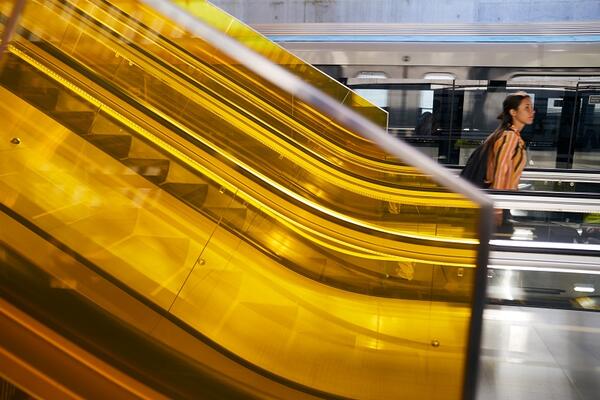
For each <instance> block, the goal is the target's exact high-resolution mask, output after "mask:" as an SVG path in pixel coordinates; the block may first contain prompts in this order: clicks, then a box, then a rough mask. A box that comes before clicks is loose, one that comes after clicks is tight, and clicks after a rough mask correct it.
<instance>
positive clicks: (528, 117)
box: [510, 97, 535, 125]
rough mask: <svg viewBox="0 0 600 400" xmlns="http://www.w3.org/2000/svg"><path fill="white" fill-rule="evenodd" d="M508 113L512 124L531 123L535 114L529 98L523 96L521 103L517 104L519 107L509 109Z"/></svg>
mask: <svg viewBox="0 0 600 400" xmlns="http://www.w3.org/2000/svg"><path fill="white" fill-rule="evenodd" d="M510 114H511V115H512V117H513V125H521V124H522V125H531V124H532V123H533V117H534V115H535V110H534V109H533V104H531V99H530V98H529V97H525V98H524V99H523V100H521V104H519V107H518V108H517V109H516V110H510Z"/></svg>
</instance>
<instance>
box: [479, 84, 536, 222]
mask: <svg viewBox="0 0 600 400" xmlns="http://www.w3.org/2000/svg"><path fill="white" fill-rule="evenodd" d="M534 115H535V110H534V109H533V104H532V103H531V97H530V96H529V95H528V94H527V93H525V92H517V93H514V94H510V95H508V96H507V97H506V98H505V99H504V101H503V102H502V113H501V114H500V115H499V116H498V119H499V120H501V122H500V125H499V126H498V128H496V130H495V131H494V133H492V134H491V135H490V137H489V138H488V139H487V140H488V143H489V144H488V146H489V147H488V148H489V152H490V153H489V154H488V163H487V172H486V178H485V180H486V184H488V185H489V189H495V190H517V188H518V186H519V180H520V179H521V174H522V173H523V168H525V163H526V161H527V154H526V152H525V143H524V142H523V139H521V130H523V128H524V127H525V125H531V124H532V123H533V117H534ZM496 222H497V224H498V225H500V224H501V223H502V211H501V210H498V211H497V212H496Z"/></svg>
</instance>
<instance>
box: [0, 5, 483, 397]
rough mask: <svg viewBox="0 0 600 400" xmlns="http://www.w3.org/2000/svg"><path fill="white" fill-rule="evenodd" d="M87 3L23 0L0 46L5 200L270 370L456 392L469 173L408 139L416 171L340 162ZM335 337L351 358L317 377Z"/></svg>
mask: <svg viewBox="0 0 600 400" xmlns="http://www.w3.org/2000/svg"><path fill="white" fill-rule="evenodd" d="M11 3H12V2H6V1H5V2H1V3H0V4H1V5H2V7H3V8H2V12H3V13H4V15H8V13H9V10H10V6H11ZM82 4H88V5H89V4H91V3H90V2H77V4H75V3H71V2H63V1H56V2H48V1H46V2H39V3H38V2H35V1H31V2H28V4H27V8H26V10H25V13H24V14H23V15H22V16H21V26H20V29H19V31H18V32H17V35H16V36H15V37H14V40H13V41H12V42H11V44H10V46H9V52H10V55H3V60H2V61H3V66H2V68H3V69H2V71H1V76H2V84H3V86H4V89H2V100H1V104H2V114H3V116H2V119H3V121H7V124H6V125H5V126H8V127H10V129H6V130H4V131H2V132H1V133H0V134H1V135H2V136H4V138H3V139H2V140H3V143H5V145H4V149H5V154H6V157H3V163H2V164H1V165H2V168H3V169H2V171H0V176H1V178H0V184H1V185H2V191H1V193H2V203H3V204H4V205H6V206H8V207H9V208H10V209H11V210H12V211H13V212H16V213H18V214H19V215H21V216H22V217H23V218H25V219H26V220H27V221H30V222H31V223H32V224H34V225H35V226H37V227H38V228H39V229H41V230H43V231H45V232H48V233H50V234H52V236H53V237H55V238H56V240H59V241H61V243H65V245H67V246H68V247H70V248H73V249H74V250H76V251H77V253H79V254H81V255H82V257H85V258H86V259H88V260H90V261H92V262H94V263H95V264H97V265H98V266H99V268H102V269H103V271H105V272H106V273H107V274H110V275H111V276H114V277H115V278H116V279H118V280H119V281H120V282H123V283H124V284H126V285H127V286H129V287H131V288H132V289H134V290H135V291H136V292H138V293H140V294H141V295H142V296H144V297H145V298H148V299H149V300H150V301H152V302H154V303H155V304H157V305H158V306H160V307H162V308H163V309H165V310H168V311H169V312H171V313H172V314H173V315H175V316H177V317H178V318H180V319H181V320H183V321H185V322H186V323H188V324H189V325H190V326H192V327H194V328H195V329H197V330H198V331H199V332H201V333H202V334H204V335H206V336H207V337H209V338H210V339H211V340H214V341H215V342H216V343H218V344H219V345H221V346H223V347H224V348H226V349H227V350H228V351H231V352H233V353H235V354H236V355H238V356H239V357H241V358H242V359H244V360H247V361H248V362H250V363H252V364H254V365H257V366H258V367H259V368H262V369H264V370H267V371H270V372H271V373H273V374H275V375H278V376H281V377H283V378H285V379H289V380H291V381H293V382H297V383H300V384H302V385H307V386H310V387H314V388H316V389H318V390H322V391H324V392H327V393H333V394H337V395H343V396H349V397H364V398H369V397H371V398H386V397H389V398H391V397H394V396H395V395H396V394H397V393H398V386H397V382H398V379H400V381H401V382H402V390H403V391H405V392H406V393H407V397H416V396H417V394H419V395H423V394H426V395H428V396H429V397H430V398H458V397H460V396H461V393H462V390H463V381H464V380H465V379H467V380H468V379H469V377H470V376H471V375H470V373H468V374H467V373H465V368H467V367H469V366H470V367H469V368H472V367H473V362H474V360H473V359H469V361H468V362H467V358H466V352H467V347H468V344H469V343H471V344H472V345H473V340H475V342H476V337H477V335H476V330H477V324H478V322H477V321H478V319H479V318H480V315H479V314H477V311H475V314H472V311H471V307H472V306H474V305H475V306H477V302H480V301H481V298H480V297H478V295H477V294H476V293H479V292H477V290H478V289H477V286H476V281H477V282H478V283H481V280H480V277H481V271H482V268H483V265H484V264H483V263H484V262H485V261H484V258H485V245H484V247H483V251H482V250H481V247H480V246H481V245H480V244H479V240H478V237H479V235H482V237H483V240H484V241H485V240H486V239H485V238H486V234H489V232H488V233H486V223H487V222H486V220H481V219H480V215H481V212H482V211H481V209H480V208H479V206H478V204H477V203H476V202H475V201H473V200H469V197H468V196H467V195H464V194H455V193H453V192H452V191H451V190H450V189H445V188H444V185H450V184H452V183H454V182H456V181H455V180H452V179H450V178H448V177H447V176H446V177H443V178H439V179H438V178H437V177H436V180H433V179H431V178H428V177H427V175H429V174H431V173H434V172H435V171H434V170H435V168H434V167H427V164H422V162H421V161H419V157H417V156H415V158H414V159H411V158H410V154H411V153H410V152H409V151H407V152H406V153H405V154H406V155H407V157H408V158H407V161H411V162H415V163H417V164H418V165H419V163H421V164H420V165H425V166H426V167H427V168H430V169H427V168H425V171H428V172H419V171H418V170H417V169H416V168H413V167H406V168H407V171H414V172H415V175H416V177H414V178H413V179H414V180H415V185H414V186H413V187H412V189H407V188H403V187H401V186H400V187H393V186H391V187H389V188H387V189H385V186H382V185H381V184H380V183H378V182H373V181H370V180H367V179H364V178H362V177H359V176H356V175H353V174H349V173H347V171H345V170H344V168H343V166H342V167H339V166H338V167H337V168H334V167H333V166H332V165H330V164H328V163H326V162H323V160H322V156H321V154H320V153H319V152H317V151H313V153H312V154H311V153H309V152H305V151H299V149H300V148H299V147H296V146H295V145H294V144H293V143H290V142H289V141H287V140H285V139H281V138H277V135H275V134H274V133H273V131H272V130H271V129H270V126H269V124H266V123H265V122H264V121H262V120H261V119H260V118H255V117H256V116H255V115H252V114H251V113H248V112H247V110H246V109H245V107H246V106H248V107H250V105H248V102H246V103H244V102H241V103H240V104H238V100H239V101H241V100H240V99H239V96H238V97H235V96H233V97H231V98H230V97H229V96H230V93H227V91H226V90H217V88H214V89H211V88H210V85H207V86H206V87H204V88H200V89H199V88H198V86H195V85H196V83H195V82H190V79H188V78H189V76H187V75H183V74H181V73H180V69H177V68H173V67H172V66H171V65H170V64H168V63H165V62H162V61H161V59H159V58H156V57H155V55H156V54H165V53H161V52H157V53H154V52H153V51H154V50H153V49H155V47H156V48H159V46H158V45H157V44H156V43H155V42H153V41H151V40H150V38H151V37H150V36H148V32H149V31H147V30H141V29H140V30H138V31H136V30H132V31H131V32H130V33H129V36H127V35H126V32H125V31H123V32H122V33H118V32H116V31H115V30H113V31H112V32H110V31H107V29H106V28H107V25H106V24H104V23H103V22H102V21H103V20H102V19H100V18H99V19H95V18H96V17H93V16H94V15H96V16H97V11H98V9H99V8H98V7H95V6H94V7H92V8H90V9H86V8H85V7H83V6H82ZM92 5H93V4H92ZM107 15H108V14H107ZM117 17H118V18H117ZM115 19H121V20H122V21H121V22H120V24H122V26H123V27H136V26H138V25H136V24H135V23H133V21H132V20H131V19H129V17H128V16H127V15H125V14H118V15H116V16H115ZM42 21H44V23H42ZM123 21H125V23H123ZM46 22H48V23H46ZM111 29H112V28H111ZM140 33H145V35H141V34H140ZM137 34H140V35H139V38H138V36H136V35H137ZM126 38H129V40H125V39H126ZM136 40H140V41H139V42H136ZM217 45H218V44H217V43H214V42H213V46H217ZM209 49H210V50H209V53H212V52H214V53H215V54H216V53H218V52H219V51H220V50H217V48H215V47H213V48H209ZM150 50H152V51H150ZM227 58H228V59H230V60H232V59H231V56H227ZM236 63H238V64H239V62H237V61H236ZM250 71H251V70H250V69H248V74H250ZM253 74H255V73H254V72H253ZM213 78H214V76H213V75H211V74H208V73H207V74H205V75H202V79H206V80H207V81H209V80H212V82H214V79H213ZM259 78H260V80H263V81H265V82H267V81H268V80H267V78H266V77H264V76H263V77H259V76H257V77H256V79H257V80H259ZM202 79H200V81H202ZM195 80H196V81H197V80H198V79H195ZM270 85H272V84H270ZM273 86H274V85H273ZM279 90H281V89H279ZM288 96H290V97H294V98H295V99H297V100H295V101H297V102H299V103H301V102H304V103H306V104H307V108H308V105H310V108H312V109H315V105H314V104H311V101H310V99H307V97H306V96H303V95H302V93H294V95H293V96H292V95H288ZM324 115H325V114H323V116H324ZM328 118H329V120H330V121H332V124H336V125H338V126H341V127H343V128H344V129H345V130H346V131H348V132H354V131H356V130H355V129H354V128H353V125H352V121H354V120H353V119H352V118H355V117H354V116H352V117H350V119H348V120H344V119H341V120H340V119H339V118H335V117H333V116H332V117H328ZM273 136H275V137H276V139H277V140H274V139H273ZM363 141H365V140H363ZM365 142H366V141H365ZM267 144H269V145H271V146H272V147H269V146H268V145H267ZM275 145H276V146H277V147H276V148H273V147H275ZM395 154H398V153H395ZM442 176H443V174H442ZM438 182H442V183H438ZM457 184H458V187H459V188H461V187H462V186H461V184H460V183H457ZM419 187H421V188H422V190H421V191H419V190H417V189H416V188H419ZM465 193H470V192H469V191H468V190H467V191H465ZM474 198H475V199H477V201H481V200H482V199H481V198H479V197H477V195H475V197H474ZM488 211H489V210H488ZM484 243H485V242H484ZM478 266H479V268H477V267H478ZM295 272H300V273H301V274H302V275H304V276H302V275H299V274H296V273H295ZM306 277H309V278H312V279H306ZM476 278H477V279H476ZM321 283H325V284H327V285H328V286H329V287H328V286H324V285H322V284H321ZM331 286H333V288H332V287H331ZM339 289H345V290H339ZM365 294H366V295H370V296H365ZM479 296H481V293H480V295H479ZM479 305H480V304H479ZM198 316H201V318H198ZM265 329H268V331H269V332H270V334H269V337H268V338H265V335H264V332H265ZM473 329H475V333H473V332H474V331H473ZM473 335H475V336H473ZM469 338H470V339H472V340H471V341H469ZM473 338H475V339H473ZM475 345H476V344H475ZM349 351H351V352H352V353H353V354H355V355H356V357H354V356H353V357H349V356H348V352H349ZM470 351H473V350H472V347H471V350H470ZM324 353H327V354H329V356H328V359H327V363H331V365H340V368H337V369H334V370H327V371H323V372H322V373H319V374H318V376H317V377H315V376H313V375H312V374H310V373H308V372H307V371H309V370H312V369H314V368H316V367H317V366H319V365H323V359H322V358H321V357H320V356H317V355H319V354H321V355H322V354H324ZM291 359H293V360H294V361H295V362H294V363H293V364H290V363H289V360H291ZM423 360H425V361H423ZM344 365H345V366H344ZM365 368H367V370H368V371H369V372H365ZM386 376H387V378H385V377H386ZM382 377H384V378H385V379H384V381H385V382H389V384H385V385H379V384H378V385H373V383H374V382H380V381H381V379H382ZM392 377H395V378H394V379H392ZM433 382H445V383H444V384H443V385H441V386H440V385H433ZM438 391H439V392H438Z"/></svg>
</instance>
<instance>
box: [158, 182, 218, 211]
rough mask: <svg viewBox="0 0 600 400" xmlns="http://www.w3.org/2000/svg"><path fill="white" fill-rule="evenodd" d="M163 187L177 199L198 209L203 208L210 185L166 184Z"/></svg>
mask: <svg viewBox="0 0 600 400" xmlns="http://www.w3.org/2000/svg"><path fill="white" fill-rule="evenodd" d="M161 187H162V188H163V189H164V190H166V191H167V192H169V193H171V194H172V195H174V196H175V197H177V198H179V199H182V200H184V201H186V202H187V203H189V204H190V205H192V206H194V207H197V208H202V205H203V204H204V201H205V200H206V195H207V193H208V185H207V184H206V183H179V182H166V183H163V184H162V185H161Z"/></svg>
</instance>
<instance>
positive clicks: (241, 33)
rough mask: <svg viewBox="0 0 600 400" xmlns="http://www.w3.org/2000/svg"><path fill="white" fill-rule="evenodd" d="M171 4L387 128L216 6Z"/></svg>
mask: <svg viewBox="0 0 600 400" xmlns="http://www.w3.org/2000/svg"><path fill="white" fill-rule="evenodd" d="M173 2H174V3H176V4H178V5H180V6H182V7H184V8H185V9H186V10H187V11H189V12H190V13H191V14H193V15H194V16H195V17H197V18H199V19H200V20H201V21H204V22H205V23H207V24H209V25H210V26H212V27H213V28H215V29H218V30H219V31H221V32H223V33H225V34H227V35H228V36H230V37H232V38H234V39H235V40H237V41H238V42H240V43H242V44H244V45H246V46H247V47H249V48H251V49H252V50H254V51H256V52H257V53H259V54H262V55H263V56H264V57H266V58H267V59H269V60H270V61H272V62H274V63H275V64H278V65H280V66H282V67H283V68H285V69H286V70H288V71H290V72H292V73H294V74H295V75H297V76H299V77H300V78H302V79H303V80H305V81H306V82H308V83H310V84H311V85H313V86H315V87H317V88H319V89H320V90H322V91H323V92H324V93H327V94H328V95H330V96H331V97H333V98H334V99H336V100H338V101H339V102H341V103H343V104H346V105H347V106H349V107H351V108H353V109H354V110H355V111H356V112H358V113H359V114H361V115H363V116H364V117H366V118H368V119H370V120H371V121H373V122H375V123H376V124H378V125H379V126H381V127H382V128H384V129H386V128H387V118H388V115H387V112H386V111H384V110H382V109H381V108H379V107H377V106H375V105H373V104H371V103H370V102H369V101H368V100H366V99H364V98H362V97H360V96H358V95H357V94H355V93H353V92H352V91H351V90H350V89H348V88H347V87H345V86H343V85H342V84H340V83H339V82H337V81H336V80H334V79H332V78H330V77H328V76H327V75H326V74H324V73H323V72H321V71H319V70H318V69H317V68H315V67H313V66H312V65H310V64H307V63H306V62H304V61H302V60H301V59H300V58H298V57H296V56H294V55H293V54H292V53H290V52H289V51H287V50H285V49H284V48H282V47H281V46H279V45H277V44H276V43H274V42H272V41H270V40H269V39H267V38H266V37H264V36H263V35H261V34H260V33H258V32H257V31H255V30H253V29H252V28H250V27H249V26H248V25H246V24H244V23H243V22H241V21H239V20H237V19H236V18H234V17H233V16H231V15H229V14H227V13H226V12H224V11H223V10H221V9H219V8H218V7H215V6H214V5H212V4H210V3H209V2H207V1H188V0H177V1H173ZM350 98H353V100H352V101H349V100H350Z"/></svg>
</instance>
